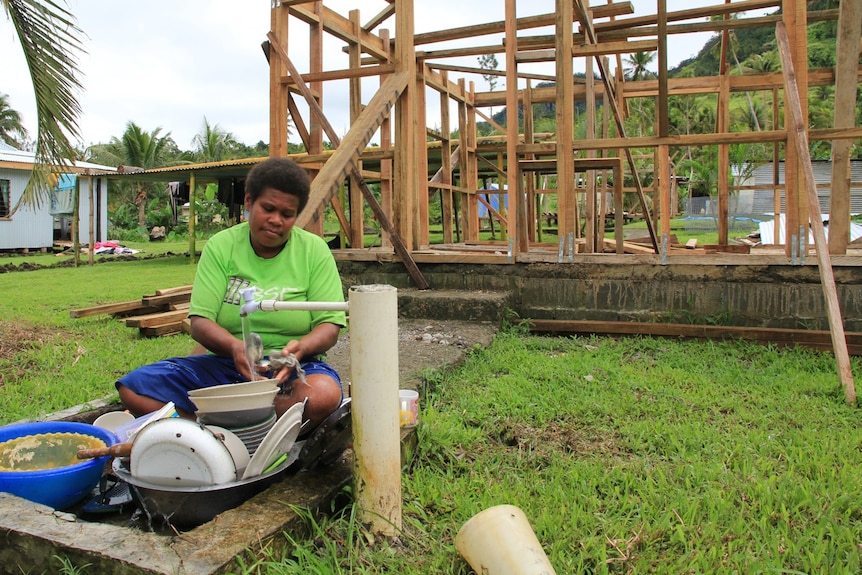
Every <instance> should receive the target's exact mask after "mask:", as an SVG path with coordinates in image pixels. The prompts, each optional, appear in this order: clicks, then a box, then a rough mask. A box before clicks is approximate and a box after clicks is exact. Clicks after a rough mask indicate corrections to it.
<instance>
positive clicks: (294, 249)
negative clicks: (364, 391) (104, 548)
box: [116, 158, 346, 429]
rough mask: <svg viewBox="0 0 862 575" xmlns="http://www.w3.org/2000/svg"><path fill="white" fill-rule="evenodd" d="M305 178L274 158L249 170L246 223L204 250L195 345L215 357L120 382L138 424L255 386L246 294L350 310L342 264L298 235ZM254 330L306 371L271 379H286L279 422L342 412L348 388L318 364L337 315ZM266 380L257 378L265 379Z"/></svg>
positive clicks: (194, 310) (261, 321) (339, 322)
mask: <svg viewBox="0 0 862 575" xmlns="http://www.w3.org/2000/svg"><path fill="white" fill-rule="evenodd" d="M309 191H310V180H309V177H308V174H307V173H306V172H305V170H303V169H302V168H301V167H300V166H299V165H297V164H296V163H295V162H293V161H291V160H288V159H286V158H269V159H268V160H265V161H263V162H261V163H259V164H257V165H256V166H255V167H254V168H252V169H251V170H250V171H249V173H248V177H247V178H246V182H245V209H246V211H247V212H248V215H247V220H246V221H245V222H242V223H240V224H237V225H235V226H233V227H231V228H229V229H226V230H223V231H221V232H219V233H217V234H216V235H214V236H213V237H212V238H211V239H210V240H209V241H208V242H207V244H206V246H205V247H204V250H203V253H202V254H201V259H200V262H199V263H198V268H197V273H196V275H195V280H194V285H193V288H192V296H191V304H190V308H189V318H190V320H191V328H192V337H193V338H194V339H195V341H197V342H198V343H199V344H200V345H202V346H203V347H204V348H206V350H208V352H209V353H206V354H202V355H191V356H188V357H173V358H169V359H165V360H162V361H159V362H156V363H152V364H149V365H144V366H142V367H139V368H138V369H136V370H134V371H132V372H131V373H129V374H127V375H125V376H123V377H122V378H120V379H119V380H118V381H117V384H116V385H117V390H118V391H119V394H120V400H121V401H122V402H123V404H124V405H125V406H126V408H128V409H129V410H130V411H131V412H132V413H133V414H134V415H136V416H140V415H143V414H146V413H150V412H152V411H155V410H157V409H159V408H160V407H161V406H163V405H164V404H166V403H167V402H169V401H173V402H174V404H175V405H176V407H177V411H178V412H179V413H180V415H181V416H183V417H188V418H194V411H195V407H194V404H192V403H191V402H190V401H189V398H188V392H189V391H190V390H193V389H199V388H202V387H211V386H214V385H221V384H225V383H232V382H240V381H248V380H250V379H253V374H252V373H251V372H250V370H249V361H248V358H247V356H246V349H245V344H244V342H243V329H242V323H241V317H240V307H241V306H242V304H243V298H242V294H241V290H243V289H245V288H254V289H255V299H256V300H258V301H259V300H264V299H266V300H278V301H316V302H343V301H344V293H343V289H342V284H341V278H340V277H339V274H338V269H337V267H336V265H335V260H334V258H333V257H332V253H331V252H330V250H329V247H328V246H327V245H326V242H325V241H324V240H323V239H322V238H320V237H319V236H317V235H316V234H313V233H311V232H308V231H306V230H303V229H302V228H296V227H294V224H295V223H296V218H297V216H298V215H299V213H300V212H301V211H302V209H303V208H304V207H305V204H306V203H307V201H308V195H309ZM246 321H247V322H248V323H249V325H250V327H248V328H247V329H248V330H249V331H254V332H255V333H257V334H259V335H260V337H261V339H262V343H263V349H264V350H279V351H281V354H282V355H283V356H286V355H288V354H293V356H295V357H296V359H297V360H299V362H300V365H301V367H302V370H303V371H304V374H305V377H304V380H305V383H302V382H300V381H299V380H298V379H297V373H296V370H295V369H294V368H292V367H283V368H281V369H280V370H279V371H278V372H277V373H275V374H271V375H267V376H266V377H274V378H278V379H279V380H280V383H281V386H282V393H280V394H279V395H278V396H276V413H277V414H278V415H281V414H282V413H283V412H285V411H286V410H287V409H288V408H289V407H290V406H291V405H293V404H295V403H298V402H301V401H304V400H305V399H306V398H307V399H308V403H307V404H306V406H305V411H304V414H305V415H304V419H306V420H308V422H309V425H308V429H313V428H314V427H316V426H317V425H318V424H319V423H320V422H321V421H323V420H324V419H325V418H326V417H327V416H328V415H329V414H330V413H332V412H333V411H334V410H335V409H336V408H337V407H338V406H339V405H340V403H341V400H342V390H341V379H340V377H339V375H338V373H336V371H335V370H334V369H332V367H330V366H329V365H327V364H326V363H325V362H323V361H321V360H320V359H319V357H318V356H319V355H321V354H323V353H325V352H326V351H327V350H328V349H330V348H331V347H332V346H333V345H335V343H336V341H337V340H338V334H339V331H340V329H341V328H342V327H344V326H345V325H346V318H345V314H344V312H339V311H276V312H265V313H253V314H250V315H249V316H248V317H247V318H246ZM258 378H259V377H258Z"/></svg>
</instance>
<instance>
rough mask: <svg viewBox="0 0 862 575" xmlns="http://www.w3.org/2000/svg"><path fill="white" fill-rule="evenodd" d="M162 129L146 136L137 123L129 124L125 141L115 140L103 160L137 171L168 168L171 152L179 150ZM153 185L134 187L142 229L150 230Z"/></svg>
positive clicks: (103, 152) (141, 183) (107, 147)
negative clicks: (148, 214) (149, 199)
mask: <svg viewBox="0 0 862 575" xmlns="http://www.w3.org/2000/svg"><path fill="white" fill-rule="evenodd" d="M161 131H162V129H161V128H156V129H155V130H153V131H152V132H145V131H144V130H142V129H141V127H140V126H138V125H137V124H135V123H134V122H128V123H127V124H126V131H125V132H123V137H122V138H121V139H117V138H116V137H113V138H111V141H110V143H109V144H107V146H105V148H104V149H102V150H100V151H99V155H100V157H103V158H104V157H107V155H108V154H113V156H114V158H115V159H116V160H117V161H116V162H114V163H115V164H117V165H127V166H134V167H136V168H143V169H145V170H146V169H148V168H158V167H162V166H164V165H165V163H166V161H167V160H168V157H169V154H170V152H171V150H172V149H173V148H174V147H175V144H174V141H173V139H172V138H171V134H170V132H168V133H167V134H165V135H164V136H160V135H159V134H160V133H161ZM149 189H150V184H148V183H147V182H134V183H133V184H132V192H133V197H134V199H133V202H134V204H135V206H136V207H137V209H138V227H140V228H146V225H147V217H146V209H147V197H148V194H149Z"/></svg>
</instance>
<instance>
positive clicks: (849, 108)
mask: <svg viewBox="0 0 862 575" xmlns="http://www.w3.org/2000/svg"><path fill="white" fill-rule="evenodd" d="M838 10H839V12H838V42H837V44H836V46H835V113H834V117H835V120H834V123H833V125H834V127H836V128H852V127H853V126H854V125H855V119H856V114H855V112H856V92H857V83H858V80H857V78H856V75H857V68H858V62H859V37H860V35H862V2H860V1H859V0H855V1H845V2H842V3H841V4H840V5H839V6H838ZM852 145H853V142H852V141H851V140H845V139H841V140H832V186H831V187H830V196H829V253H832V254H843V253H846V252H847V243H848V242H849V241H850V148H851V147H852Z"/></svg>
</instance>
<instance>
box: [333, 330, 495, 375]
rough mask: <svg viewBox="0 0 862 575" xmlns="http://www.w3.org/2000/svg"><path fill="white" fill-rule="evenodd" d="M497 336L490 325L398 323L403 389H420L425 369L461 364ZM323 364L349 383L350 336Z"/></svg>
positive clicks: (342, 339)
mask: <svg viewBox="0 0 862 575" xmlns="http://www.w3.org/2000/svg"><path fill="white" fill-rule="evenodd" d="M496 333H497V326H496V325H495V324H493V323H491V322H467V321H450V320H429V319H403V318H402V319H399V320H398V372H399V374H400V382H399V385H400V387H401V388H402V389H417V390H418V389H419V385H420V384H421V382H422V375H423V372H425V371H426V370H428V369H443V368H446V367H449V366H452V365H456V364H458V363H459V362H461V361H463V359H464V356H465V354H466V353H468V352H469V351H470V350H472V349H474V348H475V347H476V346H479V347H487V346H488V345H490V343H491V341H492V340H493V338H494V334H496ZM326 360H327V362H329V363H330V364H331V365H332V366H333V367H334V368H335V369H336V370H337V371H338V373H340V374H341V377H342V378H343V379H344V380H345V381H350V334H349V333H348V334H346V335H343V336H342V337H341V338H340V339H339V340H338V343H337V344H336V345H335V347H333V348H332V349H330V350H329V351H328V352H327V354H326Z"/></svg>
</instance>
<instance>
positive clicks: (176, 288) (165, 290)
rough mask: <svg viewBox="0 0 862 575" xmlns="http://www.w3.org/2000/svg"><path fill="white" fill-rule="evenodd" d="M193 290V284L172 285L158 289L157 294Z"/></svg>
mask: <svg viewBox="0 0 862 575" xmlns="http://www.w3.org/2000/svg"><path fill="white" fill-rule="evenodd" d="M191 291H192V286H190V285H188V286H178V287H172V288H165V289H157V290H156V295H171V294H175V293H181V292H189V293H191Z"/></svg>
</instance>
